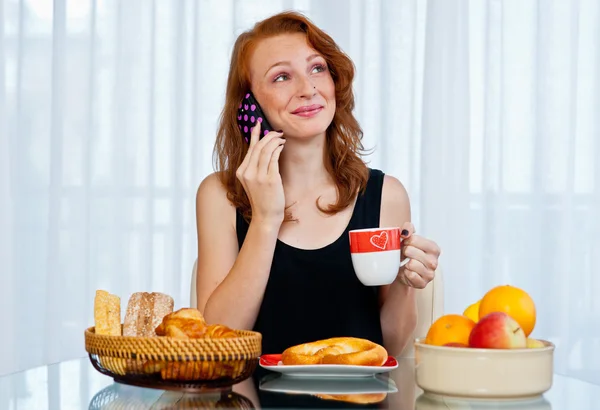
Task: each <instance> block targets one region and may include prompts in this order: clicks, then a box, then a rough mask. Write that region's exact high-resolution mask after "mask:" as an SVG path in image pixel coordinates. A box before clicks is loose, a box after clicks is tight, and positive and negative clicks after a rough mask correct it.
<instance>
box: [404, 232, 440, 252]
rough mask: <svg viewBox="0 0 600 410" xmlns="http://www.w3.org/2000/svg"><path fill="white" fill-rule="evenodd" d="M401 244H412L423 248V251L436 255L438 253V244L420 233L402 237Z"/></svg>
mask: <svg viewBox="0 0 600 410" xmlns="http://www.w3.org/2000/svg"><path fill="white" fill-rule="evenodd" d="M402 245H403V246H409V245H410V246H414V247H415V248H418V249H421V250H423V251H424V252H425V253H429V254H432V255H436V256H439V255H440V248H439V246H438V245H437V244H436V243H435V242H433V241H431V240H429V239H427V238H424V237H422V236H420V235H412V236H410V237H409V238H406V239H404V240H403V241H402Z"/></svg>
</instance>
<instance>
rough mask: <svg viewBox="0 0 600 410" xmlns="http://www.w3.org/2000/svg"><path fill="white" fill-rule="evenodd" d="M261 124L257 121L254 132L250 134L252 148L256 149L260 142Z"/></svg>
mask: <svg viewBox="0 0 600 410" xmlns="http://www.w3.org/2000/svg"><path fill="white" fill-rule="evenodd" d="M261 126H262V124H261V122H260V121H257V122H256V125H255V126H254V128H252V132H251V133H250V148H252V147H254V146H255V145H256V144H257V143H258V141H259V140H260V131H261Z"/></svg>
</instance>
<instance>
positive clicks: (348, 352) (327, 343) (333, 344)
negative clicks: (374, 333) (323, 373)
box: [281, 337, 388, 366]
mask: <svg viewBox="0 0 600 410" xmlns="http://www.w3.org/2000/svg"><path fill="white" fill-rule="evenodd" d="M387 358H388V353H387V350H385V348H384V347H383V346H381V345H379V344H377V343H374V342H371V341H370V340H366V339H360V338H355V337H334V338H330V339H323V340H318V341H315V342H309V343H302V344H299V345H296V346H292V347H289V348H287V349H286V350H284V352H283V353H282V355H281V361H282V363H283V364H284V365H314V364H343V365H353V366H382V365H383V364H384V363H385V362H386V360H387Z"/></svg>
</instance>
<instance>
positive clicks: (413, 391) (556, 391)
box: [0, 357, 600, 410]
mask: <svg viewBox="0 0 600 410" xmlns="http://www.w3.org/2000/svg"><path fill="white" fill-rule="evenodd" d="M344 381H345V382H347V383H341V381H338V380H333V379H331V380H327V381H323V380H314V379H313V380H310V379H307V380H290V379H286V378H284V377H283V376H281V375H280V374H278V373H270V372H267V373H266V374H263V375H260V376H258V373H256V374H255V377H253V378H251V379H247V380H246V381H245V382H243V383H240V384H239V385H236V386H234V390H233V392H225V393H219V394H215V393H211V394H202V395H198V394H190V393H187V394H184V393H180V392H176V391H164V390H155V389H147V388H139V387H134V386H127V385H122V384H119V383H115V382H114V381H113V380H112V379H111V378H109V377H107V376H104V375H102V374H100V373H99V372H97V371H96V370H95V369H94V368H93V367H92V365H91V364H90V361H89V359H88V358H87V357H86V358H81V359H76V360H70V361H66V362H63V363H57V364H52V365H48V366H42V367H38V368H34V369H30V370H27V371H24V372H20V373H15V374H11V375H7V376H3V377H0V409H2V410H29V409H36V410H44V409H50V410H55V409H60V410H81V409H94V410H96V409H116V408H123V409H125V408H126V409H175V408H180V409H186V408H196V409H202V408H231V409H235V408H238V409H240V408H241V409H248V408H263V409H273V408H278V409H283V408H289V409H292V408H319V409H324V408H345V409H356V408H376V409H401V410H404V409H407V410H413V409H416V410H448V409H461V410H462V409H487V410H491V409H503V410H508V409H520V410H542V409H543V410H567V409H568V410H591V409H598V408H599V407H598V402H599V401H600V386H597V385H594V384H591V383H586V382H584V381H581V380H577V379H574V378H569V377H565V376H561V375H557V374H555V375H554V379H553V385H552V388H551V389H550V390H549V391H548V392H546V393H545V394H544V395H543V397H540V398H537V399H534V400H527V401H522V402H512V403H511V402H494V401H488V402H477V401H468V400H457V399H449V398H445V399H439V398H435V397H429V396H425V395H423V394H422V393H423V392H422V391H421V390H420V389H419V388H417V387H416V385H415V382H414V362H413V361H412V360H410V359H403V360H399V366H398V368H397V369H395V370H394V371H392V372H391V373H389V375H380V376H378V377H377V379H368V380H362V381H359V380H358V379H356V380H353V379H345V380H344ZM317 395H321V397H318V396H317ZM370 395H372V396H370ZM377 395H379V396H377ZM383 395H385V399H383V400H382V401H378V399H379V398H383ZM352 396H354V400H355V402H352V399H353V397H352ZM361 397H362V398H363V400H364V402H361V403H356V402H358V401H359V400H358V399H360V398H361ZM340 399H341V400H340ZM374 401H377V402H376V403H374Z"/></svg>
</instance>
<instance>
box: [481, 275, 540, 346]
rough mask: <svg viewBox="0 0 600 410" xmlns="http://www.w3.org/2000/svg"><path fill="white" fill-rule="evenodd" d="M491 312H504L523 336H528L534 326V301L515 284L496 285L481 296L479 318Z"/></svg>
mask: <svg viewBox="0 0 600 410" xmlns="http://www.w3.org/2000/svg"><path fill="white" fill-rule="evenodd" d="M492 312H504V313H506V314H507V315H509V316H510V317H512V318H513V319H514V320H516V321H517V323H518V324H519V326H521V329H523V332H525V336H529V335H530V334H531V332H532V331H533V328H534V327H535V319H536V312H535V303H533V299H532V298H531V296H529V294H528V293H527V292H525V291H524V290H523V289H519V288H517V287H515V286H511V285H502V286H496V287H495V288H492V289H490V290H489V291H488V292H487V293H486V294H485V295H484V296H483V298H481V303H480V305H479V318H480V319H481V318H482V317H484V316H485V315H487V314H488V313H492Z"/></svg>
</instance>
